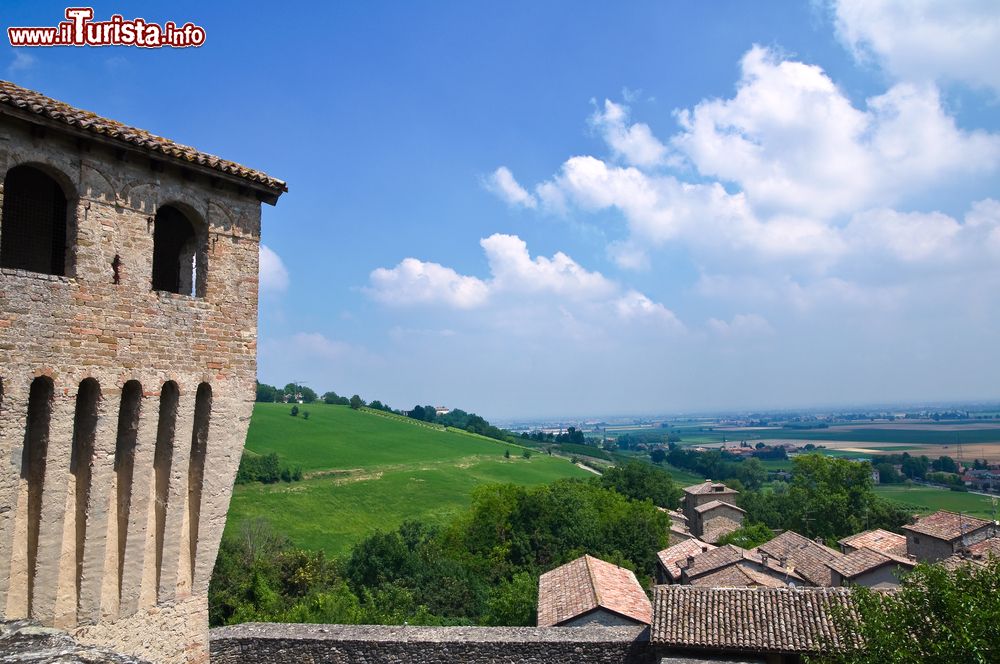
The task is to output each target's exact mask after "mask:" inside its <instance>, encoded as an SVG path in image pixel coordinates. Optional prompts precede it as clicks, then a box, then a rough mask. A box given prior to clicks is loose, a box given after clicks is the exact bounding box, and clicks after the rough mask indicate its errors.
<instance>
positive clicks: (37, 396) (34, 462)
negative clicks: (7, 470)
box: [21, 376, 54, 616]
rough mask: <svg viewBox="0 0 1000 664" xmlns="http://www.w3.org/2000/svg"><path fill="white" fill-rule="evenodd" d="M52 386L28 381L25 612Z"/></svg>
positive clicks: (32, 588) (42, 378)
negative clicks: (26, 584) (29, 387)
mask: <svg viewBox="0 0 1000 664" xmlns="http://www.w3.org/2000/svg"><path fill="white" fill-rule="evenodd" d="M53 394H54V386H53V384H52V379H51V378H49V377H48V376H39V377H38V378H36V379H34V380H33V381H31V389H30V390H29V392H28V417H27V421H26V426H25V431H24V450H23V453H22V455H21V478H22V479H23V480H25V483H26V484H27V486H28V501H27V514H26V515H25V517H26V521H27V551H26V552H25V554H26V555H25V561H26V570H27V580H28V588H27V590H28V598H27V603H26V606H27V610H28V615H29V616H30V615H31V605H32V600H33V599H34V594H35V568H36V567H37V562H38V533H39V529H40V526H41V521H42V485H43V483H44V481H45V459H46V457H47V455H48V448H49V425H50V422H51V419H52V397H53Z"/></svg>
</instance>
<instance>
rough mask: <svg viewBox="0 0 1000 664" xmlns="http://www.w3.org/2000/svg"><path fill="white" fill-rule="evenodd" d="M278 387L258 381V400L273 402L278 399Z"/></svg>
mask: <svg viewBox="0 0 1000 664" xmlns="http://www.w3.org/2000/svg"><path fill="white" fill-rule="evenodd" d="M278 394H280V393H279V392H278V388H276V387H275V386H274V385H267V384H265V383H261V382H259V381H258V382H257V401H260V402H264V403H273V402H275V401H277V400H278Z"/></svg>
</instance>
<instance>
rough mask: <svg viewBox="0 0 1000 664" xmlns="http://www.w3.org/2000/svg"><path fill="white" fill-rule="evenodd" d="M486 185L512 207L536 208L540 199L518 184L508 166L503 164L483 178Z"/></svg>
mask: <svg viewBox="0 0 1000 664" xmlns="http://www.w3.org/2000/svg"><path fill="white" fill-rule="evenodd" d="M483 184H484V186H485V187H486V188H487V189H488V190H489V191H491V192H493V193H494V194H496V195H497V196H499V197H500V198H501V199H503V200H504V201H506V202H507V204H508V205H510V206H512V207H526V208H534V207H537V206H538V201H537V200H536V199H535V197H534V196H532V195H531V194H529V193H528V191H527V190H526V189H525V188H524V187H522V186H521V185H520V184H518V182H517V180H515V179H514V175H513V174H512V173H511V172H510V169H509V168H507V167H506V166H501V167H500V168H498V169H496V170H495V171H493V172H492V173H490V174H489V176H487V177H485V178H484V179H483Z"/></svg>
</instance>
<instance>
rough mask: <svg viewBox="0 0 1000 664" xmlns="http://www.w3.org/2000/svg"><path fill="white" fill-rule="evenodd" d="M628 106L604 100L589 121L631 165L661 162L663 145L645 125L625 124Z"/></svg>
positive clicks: (647, 164) (618, 155) (663, 158)
mask: <svg viewBox="0 0 1000 664" xmlns="http://www.w3.org/2000/svg"><path fill="white" fill-rule="evenodd" d="M628 121H629V108H628V107H627V106H623V105H620V104H616V103H614V102H613V101H611V100H610V99H605V100H604V110H603V111H601V110H597V111H595V112H594V114H593V115H592V116H591V117H590V124H591V125H592V126H593V127H594V128H595V129H596V130H598V131H599V132H601V135H602V136H603V137H604V140H605V142H607V144H608V146H609V147H610V148H611V149H612V151H613V152H614V154H615V156H616V157H618V158H621V159H623V160H625V161H626V162H627V163H629V164H633V165H635V166H643V167H651V166H658V165H660V164H662V163H664V162H665V161H666V159H667V154H668V153H667V146H665V145H664V144H663V143H661V142H660V141H659V140H658V139H657V138H656V137H655V136H653V131H652V130H651V129H650V128H649V125H647V124H644V123H641V122H637V123H635V124H629V122H628Z"/></svg>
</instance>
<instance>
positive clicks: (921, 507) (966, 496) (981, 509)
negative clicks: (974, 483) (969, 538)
mask: <svg viewBox="0 0 1000 664" xmlns="http://www.w3.org/2000/svg"><path fill="white" fill-rule="evenodd" d="M875 493H877V494H878V495H880V496H882V497H884V498H888V499H890V500H893V501H895V502H898V503H902V504H904V505H908V506H911V507H913V508H914V509H915V510H916V511H918V512H933V511H934V510H950V511H952V512H964V513H966V514H971V515H972V516H978V517H982V518H988V519H992V518H993V514H994V513H993V501H992V499H991V498H988V497H986V496H981V495H979V494H975V493H963V492H960V491H949V490H947V489H936V488H934V487H926V486H913V487H910V488H907V487H905V486H903V485H900V484H888V485H887V484H881V485H879V486H877V487H875Z"/></svg>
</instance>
